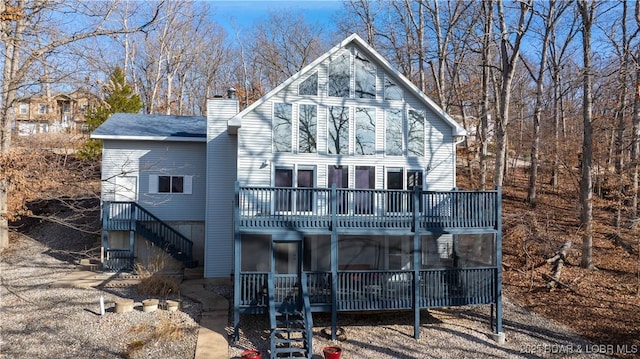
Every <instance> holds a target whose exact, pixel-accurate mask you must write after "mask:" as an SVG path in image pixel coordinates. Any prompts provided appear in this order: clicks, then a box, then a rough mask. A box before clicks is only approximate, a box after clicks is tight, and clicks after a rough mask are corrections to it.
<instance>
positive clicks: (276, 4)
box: [211, 0, 342, 33]
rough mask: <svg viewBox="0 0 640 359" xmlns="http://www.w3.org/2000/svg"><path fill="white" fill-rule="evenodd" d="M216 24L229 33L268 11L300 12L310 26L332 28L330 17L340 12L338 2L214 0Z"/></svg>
mask: <svg viewBox="0 0 640 359" xmlns="http://www.w3.org/2000/svg"><path fill="white" fill-rule="evenodd" d="M211 7H212V8H213V14H214V16H213V17H214V19H215V21H216V22H217V23H218V24H220V25H221V26H222V27H224V28H225V30H226V31H227V32H229V33H232V32H233V25H234V23H235V24H236V26H238V27H239V28H242V29H246V28H248V27H249V26H251V24H253V23H254V22H255V21H256V20H259V19H261V18H263V17H266V16H267V14H268V12H269V11H278V12H279V11H284V12H299V13H300V14H302V15H303V16H304V17H305V18H306V19H307V20H309V22H312V23H313V22H316V21H317V22H321V23H324V24H328V25H332V24H333V17H334V15H335V14H336V12H337V11H339V10H341V9H342V1H341V0H305V1H301V0H262V1H249V0H214V1H212V2H211Z"/></svg>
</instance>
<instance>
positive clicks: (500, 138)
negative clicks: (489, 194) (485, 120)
mask: <svg viewBox="0 0 640 359" xmlns="http://www.w3.org/2000/svg"><path fill="white" fill-rule="evenodd" d="M532 8H533V2H532V1H531V0H528V1H520V2H518V13H517V14H518V16H517V25H516V26H515V30H514V32H515V33H514V34H513V36H514V38H513V41H512V40H511V39H512V32H511V31H510V30H509V25H508V23H507V19H508V18H507V15H506V13H505V6H504V1H503V0H499V1H498V19H499V26H500V65H501V69H500V86H499V91H500V96H499V101H498V102H497V105H498V106H497V107H498V114H497V116H496V122H495V125H496V127H495V131H496V141H497V146H496V147H497V148H496V163H495V173H494V184H495V185H496V186H502V182H503V180H504V174H505V171H506V161H507V128H508V125H509V104H510V101H511V84H512V82H513V77H514V74H515V70H516V64H517V61H518V60H519V57H520V55H519V54H520V45H521V44H522V38H523V37H524V35H525V33H526V32H527V30H528V28H529V25H530V24H531V19H532V18H533V16H532Z"/></svg>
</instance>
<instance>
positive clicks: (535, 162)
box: [527, 0, 571, 207]
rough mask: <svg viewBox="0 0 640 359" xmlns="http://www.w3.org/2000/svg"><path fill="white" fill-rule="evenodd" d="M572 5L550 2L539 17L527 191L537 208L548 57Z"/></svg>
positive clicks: (531, 72) (532, 205) (553, 0)
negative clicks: (559, 24)
mask: <svg viewBox="0 0 640 359" xmlns="http://www.w3.org/2000/svg"><path fill="white" fill-rule="evenodd" d="M570 5H571V3H569V2H561V3H558V2H556V1H555V0H550V1H549V2H548V4H547V5H546V6H545V5H543V8H542V9H541V11H540V13H539V16H540V18H541V19H542V24H543V27H544V28H543V29H542V49H541V50H540V62H539V63H538V66H539V67H538V74H537V75H534V73H533V71H531V70H529V72H530V74H531V77H532V78H533V80H534V81H535V83H536V91H535V93H536V97H535V105H534V110H533V141H532V144H531V167H530V169H529V189H528V191H527V202H529V205H530V206H531V207H535V206H536V192H537V191H536V189H537V186H536V182H537V180H538V166H539V151H540V120H541V118H542V110H543V107H544V103H543V101H544V97H543V96H544V81H545V73H546V72H547V71H546V69H547V67H546V66H547V56H548V49H549V42H550V41H551V36H553V33H554V30H555V28H556V23H557V21H558V20H559V18H560V16H562V13H564V11H565V10H566V9H567V8H568V7H569V6H570Z"/></svg>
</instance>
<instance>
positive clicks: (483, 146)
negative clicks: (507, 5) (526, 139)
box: [478, 0, 493, 189]
mask: <svg viewBox="0 0 640 359" xmlns="http://www.w3.org/2000/svg"><path fill="white" fill-rule="evenodd" d="M482 14H483V17H484V21H483V28H484V29H483V30H484V35H483V37H482V100H481V102H480V106H481V109H480V129H479V131H478V134H479V136H478V139H479V141H480V145H479V147H480V188H481V189H485V188H486V183H487V157H488V145H489V118H490V117H491V115H490V113H489V108H490V104H489V91H490V86H489V84H490V77H491V68H490V67H489V66H490V64H491V47H492V45H493V43H492V29H493V0H488V1H483V2H482Z"/></svg>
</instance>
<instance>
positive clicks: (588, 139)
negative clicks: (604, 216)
mask: <svg viewBox="0 0 640 359" xmlns="http://www.w3.org/2000/svg"><path fill="white" fill-rule="evenodd" d="M577 4H578V11H579V12H580V18H581V21H582V61H583V66H584V68H583V71H584V74H583V83H582V91H583V95H582V96H583V98H582V120H583V138H582V161H581V170H582V176H581V178H580V207H581V210H580V226H581V227H582V233H583V234H582V261H581V263H580V265H581V266H582V267H583V268H593V238H592V235H593V234H592V231H593V223H592V222H593V203H592V197H593V183H592V178H591V164H592V159H593V143H592V141H593V140H592V134H593V69H592V67H591V27H592V25H593V18H594V13H595V8H596V2H595V0H578V2H577Z"/></svg>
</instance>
